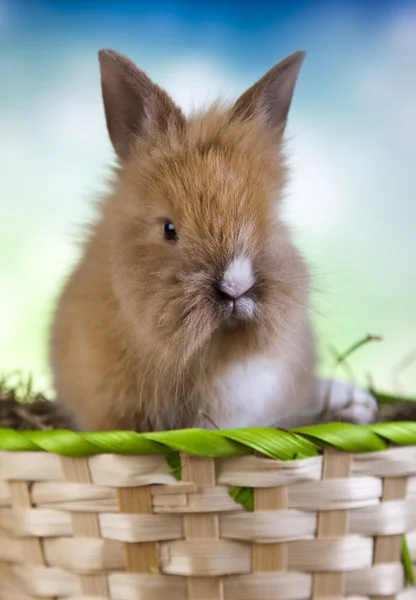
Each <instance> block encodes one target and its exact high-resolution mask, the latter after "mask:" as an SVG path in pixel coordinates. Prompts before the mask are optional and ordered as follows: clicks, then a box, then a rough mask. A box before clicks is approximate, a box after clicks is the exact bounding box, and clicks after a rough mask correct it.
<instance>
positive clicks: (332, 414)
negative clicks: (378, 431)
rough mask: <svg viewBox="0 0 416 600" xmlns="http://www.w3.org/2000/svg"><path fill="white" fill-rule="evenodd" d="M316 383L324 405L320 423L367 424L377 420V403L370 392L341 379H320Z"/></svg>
mask: <svg viewBox="0 0 416 600" xmlns="http://www.w3.org/2000/svg"><path fill="white" fill-rule="evenodd" d="M318 385H319V394H320V396H321V399H322V402H323V406H324V409H323V411H322V414H321V418H320V419H319V421H320V422H321V423H334V422H340V421H342V422H347V423H354V424H356V425H368V424H370V423H375V422H376V421H377V420H378V405H377V402H376V400H375V398H374V397H373V396H372V395H371V394H370V392H367V391H366V390H364V389H362V388H360V387H358V386H356V385H353V384H350V383H345V382H343V381H333V380H321V381H319V382H318Z"/></svg>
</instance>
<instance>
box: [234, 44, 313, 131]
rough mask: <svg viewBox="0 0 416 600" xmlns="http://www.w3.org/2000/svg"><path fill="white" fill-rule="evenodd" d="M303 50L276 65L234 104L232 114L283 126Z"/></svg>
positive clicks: (270, 126)
mask: <svg viewBox="0 0 416 600" xmlns="http://www.w3.org/2000/svg"><path fill="white" fill-rule="evenodd" d="M304 57H305V52H295V53H294V54H291V55H290V56H288V57H287V58H285V59H284V60H282V61H281V62H280V63H278V64H277V65H275V66H274V67H273V68H272V69H270V71H268V72H267V73H266V75H264V77H262V78H261V79H260V80H259V81H257V83H255V84H254V85H253V86H252V87H250V88H249V89H248V90H247V91H246V92H244V94H242V96H240V98H239V99H238V100H237V102H236V103H235V104H234V106H233V108H232V117H233V118H239V119H244V120H245V119H250V118H253V117H257V118H259V119H260V120H261V121H262V122H263V123H264V125H265V126H266V127H268V128H275V127H279V128H282V129H283V128H284V126H285V124H286V119H287V115H288V113H289V108H290V104H291V102H292V96H293V92H294V89H295V84H296V80H297V78H298V75H299V71H300V67H301V65H302V62H303V59H304Z"/></svg>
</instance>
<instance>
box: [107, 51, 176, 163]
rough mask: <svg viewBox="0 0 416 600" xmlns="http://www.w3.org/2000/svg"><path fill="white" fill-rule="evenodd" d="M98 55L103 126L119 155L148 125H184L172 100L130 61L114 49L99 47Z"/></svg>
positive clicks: (124, 153)
mask: <svg viewBox="0 0 416 600" xmlns="http://www.w3.org/2000/svg"><path fill="white" fill-rule="evenodd" d="M98 57H99V61H100V70H101V88H102V96H103V102H104V109H105V118H106V122H107V129H108V132H109V135H110V138H111V141H112V143H113V146H114V148H115V150H116V152H117V154H118V156H119V157H120V158H122V159H124V158H126V157H127V156H128V155H129V154H130V151H131V148H132V146H133V144H134V141H135V139H137V138H143V137H145V136H146V135H147V133H148V131H149V130H150V129H151V128H156V129H158V130H160V131H166V130H167V128H168V126H169V124H172V125H173V126H174V127H176V128H178V129H180V128H183V127H184V124H185V118H184V116H183V115H182V112H181V111H180V109H179V108H178V107H177V106H176V105H175V104H174V102H173V100H172V99H171V98H170V97H169V96H168V94H167V93H166V92H165V91H164V90H162V89H161V88H160V87H159V86H157V85H156V84H155V83H153V81H152V80H151V79H150V78H149V77H148V76H147V75H146V73H144V72H143V71H142V70H141V69H139V68H137V67H136V65H135V64H134V63H133V62H132V61H131V60H129V59H128V58H127V57H126V56H123V55H122V54H120V53H119V52H116V51H115V50H100V52H99V53H98Z"/></svg>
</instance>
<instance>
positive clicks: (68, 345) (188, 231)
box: [51, 50, 374, 431]
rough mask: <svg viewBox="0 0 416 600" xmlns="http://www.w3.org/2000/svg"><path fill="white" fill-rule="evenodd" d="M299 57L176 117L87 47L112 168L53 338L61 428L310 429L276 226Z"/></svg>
mask: <svg viewBox="0 0 416 600" xmlns="http://www.w3.org/2000/svg"><path fill="white" fill-rule="evenodd" d="M303 57H304V53H302V52H297V53H295V54H293V55H291V56H289V57H288V58H286V59H285V60H284V61H282V62H281V63H279V64H278V65H276V66H275V67H274V68H272V69H271V70H270V71H269V72H268V73H267V74H266V75H265V76H264V77H263V78H262V79H261V80H260V81H258V82H257V83H256V84H255V85H254V86H253V87H251V88H250V89H249V90H247V91H246V92H245V93H244V94H243V95H242V96H241V97H240V98H239V99H238V100H237V102H236V103H235V104H234V105H233V106H231V107H221V106H220V105H219V104H218V105H215V106H213V107H211V108H210V109H209V110H208V111H207V112H205V113H204V114H197V115H194V116H192V117H190V118H188V119H186V118H185V117H184V115H183V114H182V112H181V110H180V109H179V108H178V107H177V106H175V104H174V103H173V101H172V100H171V99H170V98H169V96H168V95H167V94H166V93H165V92H164V91H163V90H161V89H160V88H159V87H158V86H156V85H155V84H154V83H152V81H151V80H150V79H149V78H148V77H147V76H146V75H145V73H143V72H142V71H140V70H139V69H138V68H137V67H136V66H135V65H134V64H133V63H132V62H131V61H130V60H129V59H127V58H126V57H124V56H122V55H120V54H118V53H116V52H114V51H112V50H102V51H100V53H99V59H100V65H101V80H102V94H103V100H104V107H105V115H106V121H107V127H108V131H109V135H110V137H111V141H112V143H113V145H114V148H115V150H116V153H117V155H118V158H119V167H118V168H117V169H116V172H115V177H114V181H113V185H112V191H111V193H110V194H109V195H108V197H106V198H105V199H104V201H103V202H102V205H101V213H100V217H99V219H98V220H97V222H96V224H95V225H94V226H93V228H92V230H91V233H90V235H89V237H88V239H87V240H86V243H85V247H84V252H83V257H82V259H81V261H80V263H79V264H78V266H77V268H76V269H75V271H74V273H73V274H72V276H71V277H70V279H69V281H68V283H67V285H66V287H65V289H64V291H63V294H62V296H61V298H60V301H59V305H58V308H57V312H56V317H55V321H54V324H53V329H52V345H51V362H52V368H53V373H54V381H55V385H56V390H57V394H58V398H59V400H60V402H61V403H62V405H63V407H64V408H65V409H66V410H67V412H68V414H69V415H70V416H71V417H72V420H73V424H74V427H77V428H82V429H89V430H109V429H111V430H116V429H119V430H126V429H133V430H136V431H149V430H156V429H159V430H160V429H171V428H182V427H191V426H202V427H208V428H209V427H212V426H214V425H215V426H217V427H221V428H225V427H243V426H255V425H259V426H260V425H264V426H273V425H275V426H292V425H299V424H303V423H309V422H313V421H314V420H316V418H317V415H318V413H319V412H320V411H321V409H322V406H323V396H324V394H323V393H322V385H321V384H319V385H320V386H321V387H319V386H318V388H317V386H316V383H315V380H314V376H313V369H314V342H313V336H312V333H311V327H310V323H309V318H308V311H307V305H308V271H307V267H306V265H305V263H304V261H303V259H302V258H301V257H300V255H299V253H298V252H297V250H296V249H295V248H294V246H293V244H292V242H291V239H290V235H289V233H288V231H287V229H286V228H285V226H284V225H283V223H282V222H281V220H280V218H279V204H280V199H281V195H282V190H283V187H284V184H285V179H286V169H285V164H284V157H283V154H282V144H283V133H284V129H285V123H286V119H287V115H288V111H289V107H290V103H291V99H292V94H293V90H294V87H295V82H296V79H297V75H298V72H299V69H300V66H301V63H302V60H303ZM341 396H342V394H341ZM341 396H340V395H339V394H338V400H339V398H340V397H341ZM344 396H345V394H344ZM346 401H347V399H346V398H345V399H344V400H342V398H341V403H339V402H338V405H337V410H338V413H340V412H341V414H342V411H344V413H345V414H344V417H346V418H347V419H348V420H357V421H360V422H367V421H369V420H371V419H372V418H373V417H374V403H373V402H374V401H373V400H372V399H371V398H370V399H369V397H368V395H366V394H364V399H363V400H362V401H361V400H359V402H358V405H359V406H358V413H357V411H355V412H354V411H352V413H351V410H350V409H349V408H347V409H346V407H347V404H346ZM345 411H346V412H345ZM348 411H349V412H348ZM357 414H358V416H357Z"/></svg>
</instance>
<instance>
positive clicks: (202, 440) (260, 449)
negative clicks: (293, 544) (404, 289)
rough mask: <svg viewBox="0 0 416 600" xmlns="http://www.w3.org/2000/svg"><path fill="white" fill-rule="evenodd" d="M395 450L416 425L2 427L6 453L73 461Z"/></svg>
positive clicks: (0, 442) (408, 442) (0, 443)
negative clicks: (158, 428)
mask: <svg viewBox="0 0 416 600" xmlns="http://www.w3.org/2000/svg"><path fill="white" fill-rule="evenodd" d="M391 445H397V446H416V422H413V421H403V422H400V421H397V422H391V423H377V424H374V425H352V424H349V423H328V424H321V425H314V426H309V427H302V428H296V429H290V430H280V429H271V428H265V427H254V428H242V429H228V430H204V429H182V430H172V431H162V432H154V433H135V432H133V431H106V432H74V431H69V430H58V429H56V430H48V431H17V430H14V429H5V428H0V451H5V452H47V453H53V454H59V455H63V456H72V457H80V456H93V455H96V454H121V455H145V454H171V453H172V452H178V451H179V452H184V453H186V454H190V455H192V456H197V457H200V458H229V457H233V456H240V455H244V454H250V453H253V452H257V453H259V454H261V455H264V456H268V457H270V458H274V459H277V460H297V459H303V458H309V457H312V456H316V455H317V454H320V453H321V452H322V451H323V449H324V448H328V447H330V448H334V449H337V450H342V451H345V452H353V453H363V452H377V451H381V450H386V449H387V448H388V447H389V446H391Z"/></svg>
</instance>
